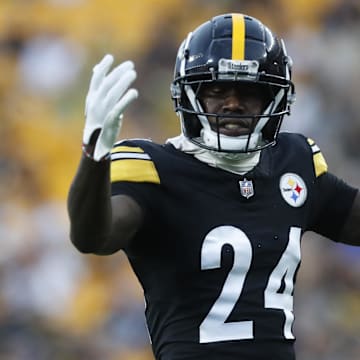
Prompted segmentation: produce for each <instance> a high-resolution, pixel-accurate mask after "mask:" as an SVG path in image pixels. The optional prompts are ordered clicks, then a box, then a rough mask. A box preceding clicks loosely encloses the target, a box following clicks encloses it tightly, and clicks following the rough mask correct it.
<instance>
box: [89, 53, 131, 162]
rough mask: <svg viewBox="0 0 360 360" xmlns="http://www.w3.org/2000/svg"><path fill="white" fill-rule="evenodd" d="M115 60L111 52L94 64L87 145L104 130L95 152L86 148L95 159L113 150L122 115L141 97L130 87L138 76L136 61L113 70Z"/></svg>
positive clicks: (90, 91)
mask: <svg viewBox="0 0 360 360" xmlns="http://www.w3.org/2000/svg"><path fill="white" fill-rule="evenodd" d="M113 62H114V57H113V56H112V55H110V54H107V55H105V56H104V58H103V59H102V60H101V61H100V63H98V64H97V65H95V66H94V68H93V75H92V78H91V82H90V87H89V91H88V94H87V96H86V103H85V128H84V133H83V146H84V148H85V149H86V148H87V146H88V145H89V144H90V140H91V141H93V139H94V138H93V135H94V133H95V131H96V130H99V131H100V133H99V135H98V137H97V139H96V142H95V145H94V146H95V148H94V151H93V153H91V154H89V151H85V152H86V154H87V155H88V156H91V157H92V158H93V159H94V160H95V161H100V160H101V159H103V158H104V157H106V155H108V154H109V153H110V150H111V148H112V147H113V145H114V143H115V141H116V138H117V137H118V135H119V132H120V128H121V123H122V114H123V112H124V110H125V108H126V107H127V106H128V105H129V104H130V103H131V102H132V101H133V100H135V99H136V98H137V96H138V92H137V90H135V89H129V87H130V85H131V84H132V82H133V81H134V80H135V79H136V72H135V69H134V63H133V62H132V61H125V62H123V63H122V64H120V65H118V66H117V67H115V68H114V69H113V70H111V71H110V72H109V70H110V67H111V65H112V64H113ZM90 145H91V144H90Z"/></svg>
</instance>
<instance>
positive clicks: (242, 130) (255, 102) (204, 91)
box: [199, 83, 266, 136]
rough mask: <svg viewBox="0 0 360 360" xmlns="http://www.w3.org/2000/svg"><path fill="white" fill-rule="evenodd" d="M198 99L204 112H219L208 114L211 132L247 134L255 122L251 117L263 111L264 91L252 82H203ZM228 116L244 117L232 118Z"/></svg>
mask: <svg viewBox="0 0 360 360" xmlns="http://www.w3.org/2000/svg"><path fill="white" fill-rule="evenodd" d="M199 99H200V102H201V105H202V106H203V109H204V111H205V112H206V113H211V114H221V116H218V117H215V116H208V120H209V123H210V126H211V128H212V129H213V130H214V131H217V130H219V132H220V133H221V134H224V135H227V136H240V135H246V134H249V133H250V132H251V131H252V130H253V129H254V127H255V125H256V124H257V122H258V118H256V117H253V116H255V115H260V114H262V113H263V111H264V108H265V105H266V100H265V96H264V94H263V92H261V91H260V89H259V87H255V86H253V85H252V84H236V85H234V84H233V83H231V84H230V83H212V84H203V85H202V88H201V90H200V93H199ZM227 115H242V116H244V115H246V116H245V117H243V118H232V117H227ZM247 115H248V116H247Z"/></svg>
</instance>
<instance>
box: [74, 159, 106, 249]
mask: <svg viewBox="0 0 360 360" xmlns="http://www.w3.org/2000/svg"><path fill="white" fill-rule="evenodd" d="M68 213H69V218H70V238H71V241H72V243H73V244H74V246H75V247H76V248H77V249H78V250H79V251H81V252H84V253H90V252H97V251H98V250H99V249H101V248H102V247H103V246H104V244H105V243H106V242H107V240H108V238H109V236H110V233H111V202H110V161H109V160H105V161H101V162H96V161H93V160H91V159H89V158H86V157H85V156H83V157H82V159H81V162H80V165H79V168H78V171H77V173H76V176H75V178H74V180H73V183H72V185H71V187H70V191H69V194H68Z"/></svg>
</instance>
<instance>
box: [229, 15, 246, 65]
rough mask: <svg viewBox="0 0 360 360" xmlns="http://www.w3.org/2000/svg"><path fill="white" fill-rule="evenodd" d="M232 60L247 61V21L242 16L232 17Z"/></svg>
mask: <svg viewBox="0 0 360 360" xmlns="http://www.w3.org/2000/svg"><path fill="white" fill-rule="evenodd" d="M232 34H233V36H232V39H233V41H232V60H244V59H245V19H244V15H242V14H233V15H232Z"/></svg>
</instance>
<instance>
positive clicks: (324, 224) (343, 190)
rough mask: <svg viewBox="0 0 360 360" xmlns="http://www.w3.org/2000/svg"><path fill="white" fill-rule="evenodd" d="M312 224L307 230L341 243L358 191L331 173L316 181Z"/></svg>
mask: <svg viewBox="0 0 360 360" xmlns="http://www.w3.org/2000/svg"><path fill="white" fill-rule="evenodd" d="M315 187H316V189H315V190H316V191H315V194H316V195H315V198H314V202H313V211H312V217H311V222H310V224H309V227H308V229H307V230H310V231H314V232H316V233H318V234H320V235H322V236H325V237H327V238H329V239H331V240H334V241H340V240H341V239H340V236H341V232H342V230H343V228H344V225H345V223H346V220H347V219H348V216H349V213H350V210H351V207H352V204H353V201H354V198H355V195H356V194H357V189H356V188H353V187H351V186H350V185H348V184H347V183H345V182H344V181H343V180H341V179H339V178H337V177H336V176H334V175H333V174H331V173H325V174H323V175H321V176H320V177H319V178H317V179H316V183H315Z"/></svg>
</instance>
